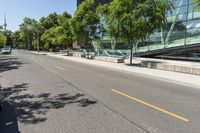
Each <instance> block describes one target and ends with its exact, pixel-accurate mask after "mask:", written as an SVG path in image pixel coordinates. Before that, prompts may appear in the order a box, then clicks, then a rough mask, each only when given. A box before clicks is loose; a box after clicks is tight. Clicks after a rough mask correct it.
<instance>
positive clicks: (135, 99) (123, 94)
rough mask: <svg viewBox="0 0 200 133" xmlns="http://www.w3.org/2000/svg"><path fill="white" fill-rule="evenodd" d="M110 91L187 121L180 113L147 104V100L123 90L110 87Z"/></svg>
mask: <svg viewBox="0 0 200 133" xmlns="http://www.w3.org/2000/svg"><path fill="white" fill-rule="evenodd" d="M112 92H115V93H117V94H120V95H122V96H125V97H127V98H130V99H132V100H134V101H136V102H139V103H141V104H143V105H146V106H148V107H151V108H153V109H156V110H159V111H161V112H163V113H165V114H168V115H170V116H173V117H175V118H177V119H180V120H182V121H184V122H189V120H188V119H187V118H184V117H182V116H180V115H177V114H174V113H172V112H169V111H167V110H165V109H162V108H160V107H158V106H155V105H152V104H149V103H147V102H144V101H142V100H139V99H137V98H134V97H132V96H129V95H127V94H125V93H123V92H120V91H117V90H115V89H112Z"/></svg>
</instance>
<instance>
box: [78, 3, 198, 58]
mask: <svg viewBox="0 0 200 133" xmlns="http://www.w3.org/2000/svg"><path fill="white" fill-rule="evenodd" d="M79 1H80V0H79ZM81 1H83V0H81ZM102 1H103V2H106V3H107V2H110V1H112V0H96V2H97V3H98V2H102ZM172 2H173V3H174V7H175V8H174V9H172V11H169V12H167V13H166V17H167V23H166V24H165V25H163V28H162V29H160V30H159V31H157V32H156V33H154V34H153V35H151V36H150V37H149V38H148V39H146V41H143V42H140V43H139V44H138V46H137V48H134V54H135V56H142V57H162V58H176V59H189V60H200V12H199V11H197V10H196V9H195V4H193V3H192V0H172ZM105 38H106V39H104V40H103V41H101V44H100V45H101V46H102V48H103V49H109V48H110V46H111V45H110V43H112V42H111V40H109V38H107V37H105ZM119 46H120V47H119ZM121 46H123V45H121V44H119V45H116V48H117V49H126V48H127V47H126V48H122V47H121Z"/></svg>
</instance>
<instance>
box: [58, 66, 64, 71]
mask: <svg viewBox="0 0 200 133" xmlns="http://www.w3.org/2000/svg"><path fill="white" fill-rule="evenodd" d="M56 68H58V69H60V70H63V71H66V70H65V69H64V68H62V67H59V66H56Z"/></svg>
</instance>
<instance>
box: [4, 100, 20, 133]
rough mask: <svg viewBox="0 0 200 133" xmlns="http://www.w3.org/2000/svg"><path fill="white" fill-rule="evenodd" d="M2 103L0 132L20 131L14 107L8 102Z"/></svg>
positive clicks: (16, 132) (14, 132) (11, 132)
mask: <svg viewBox="0 0 200 133" xmlns="http://www.w3.org/2000/svg"><path fill="white" fill-rule="evenodd" d="M2 105H3V110H2V112H0V132H1V133H20V132H19V129H18V122H17V114H16V111H15V109H14V107H13V106H12V105H11V104H10V103H9V102H3V103H2Z"/></svg>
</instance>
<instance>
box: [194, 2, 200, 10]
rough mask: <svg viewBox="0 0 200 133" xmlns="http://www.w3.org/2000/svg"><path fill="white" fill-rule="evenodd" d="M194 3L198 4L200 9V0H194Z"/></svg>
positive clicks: (197, 7) (197, 6)
mask: <svg viewBox="0 0 200 133" xmlns="http://www.w3.org/2000/svg"><path fill="white" fill-rule="evenodd" d="M193 3H194V4H196V6H195V8H196V9H197V10H198V11H200V0H193Z"/></svg>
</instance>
